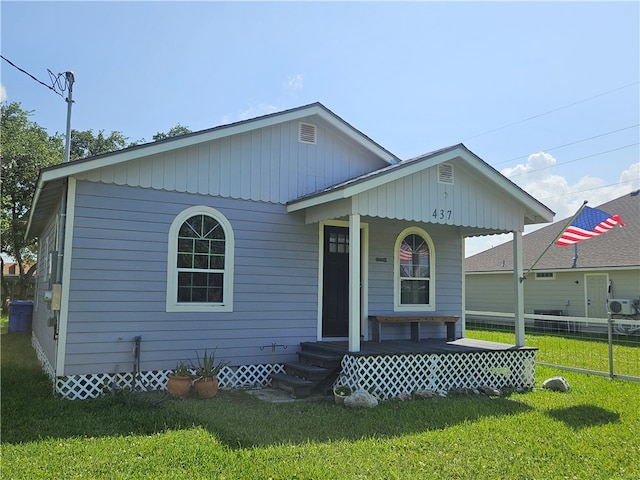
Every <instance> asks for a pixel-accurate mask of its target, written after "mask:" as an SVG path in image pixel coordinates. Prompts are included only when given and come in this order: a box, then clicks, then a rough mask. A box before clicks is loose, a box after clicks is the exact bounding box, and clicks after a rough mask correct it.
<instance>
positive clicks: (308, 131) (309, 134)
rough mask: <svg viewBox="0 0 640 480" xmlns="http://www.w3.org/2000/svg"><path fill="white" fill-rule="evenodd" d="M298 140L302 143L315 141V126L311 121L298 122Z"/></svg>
mask: <svg viewBox="0 0 640 480" xmlns="http://www.w3.org/2000/svg"><path fill="white" fill-rule="evenodd" d="M298 140H299V141H300V142H302V143H313V144H315V143H316V142H317V128H316V126H315V125H314V124H312V123H302V122H300V124H299V128H298Z"/></svg>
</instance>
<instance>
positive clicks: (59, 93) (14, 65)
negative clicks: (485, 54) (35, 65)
mask: <svg viewBox="0 0 640 480" xmlns="http://www.w3.org/2000/svg"><path fill="white" fill-rule="evenodd" d="M0 58H2V60H4V61H5V62H7V63H8V64H9V65H11V66H12V67H13V68H16V69H18V70H20V71H21V72H22V73H24V74H25V75H28V76H29V77H31V78H32V79H33V80H35V81H36V82H38V83H39V84H41V85H44V86H45V87H47V88H48V89H49V90H51V91H52V92H54V93H56V94H58V95H60V96H61V97H62V98H64V95H62V93H61V92H59V91H58V90H56V89H55V85H58V88H60V89H61V90H62V91H64V90H65V87H64V86H63V84H61V83H60V76H61V75H64V74H62V73H59V74H58V75H57V76H55V74H53V73H52V72H51V70H48V72H49V75H53V76H55V78H52V79H51V80H52V83H53V85H54V86H51V85H47V84H46V83H44V82H43V81H41V80H38V79H37V78H36V77H34V76H33V75H31V74H30V73H29V72H27V71H26V70H24V69H22V68H20V67H19V66H17V65H16V64H15V63H13V62H12V61H11V60H9V59H8V58H6V57H4V56H3V55H0Z"/></svg>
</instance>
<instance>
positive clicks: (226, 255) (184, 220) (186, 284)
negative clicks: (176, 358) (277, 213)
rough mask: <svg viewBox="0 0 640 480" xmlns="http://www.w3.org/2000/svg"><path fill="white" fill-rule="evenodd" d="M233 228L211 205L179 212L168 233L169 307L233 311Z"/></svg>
mask: <svg viewBox="0 0 640 480" xmlns="http://www.w3.org/2000/svg"><path fill="white" fill-rule="evenodd" d="M232 289H233V231H232V229H231V225H230V224H229V222H228V221H227V219H226V218H225V217H224V215H222V214H221V213H220V212H219V211H218V210H216V209H214V208H211V207H204V206H200V207H192V208H189V209H187V210H185V211H183V212H182V213H180V214H179V215H178V216H177V217H176V218H175V219H174V221H173V223H172V225H171V228H170V233H169V256H168V273H167V311H227V312H228V311H232V308H233V305H232V300H233V291H232Z"/></svg>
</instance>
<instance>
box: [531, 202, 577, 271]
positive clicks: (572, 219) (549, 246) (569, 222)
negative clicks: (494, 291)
mask: <svg viewBox="0 0 640 480" xmlns="http://www.w3.org/2000/svg"><path fill="white" fill-rule="evenodd" d="M586 206H587V200H585V201H584V202H582V205H580V208H579V209H578V211H577V212H576V213H575V214H574V215H573V217H571V218H570V219H569V221H568V222H567V224H566V225H565V226H564V227H563V228H562V230H560V233H558V235H556V238H554V239H553V240H552V241H551V243H550V244H549V245H547V248H545V249H544V251H543V252H542V253H541V254H540V256H539V257H538V258H537V259H536V261H535V262H533V265H531V267H529V270H527V271H526V272H525V273H524V275H522V276H521V277H520V283H522V282H524V281H525V280H526V279H527V275H528V274H529V273H531V270H533V267H535V266H536V265H537V264H538V262H539V261H540V259H541V258H542V257H543V256H544V254H545V253H547V250H549V249H550V248H551V245H553V244H554V243H556V242H557V241H558V239H559V238H560V237H561V236H562V234H563V233H564V231H565V230H566V229H567V228H568V227H569V225H571V224H572V223H573V221H574V220H575V219H576V217H577V216H578V215H580V212H582V210H584V207H586Z"/></svg>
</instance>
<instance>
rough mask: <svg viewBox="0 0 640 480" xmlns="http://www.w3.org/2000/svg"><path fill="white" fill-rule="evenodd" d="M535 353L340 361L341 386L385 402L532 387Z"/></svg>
mask: <svg viewBox="0 0 640 480" xmlns="http://www.w3.org/2000/svg"><path fill="white" fill-rule="evenodd" d="M535 380H536V379H535V350H529V349H523V350H509V351H490V352H487V351H483V352H472V353H448V354H433V353H432V354H411V355H383V356H351V355H345V356H344V358H343V359H342V374H341V379H340V383H343V384H345V385H349V386H350V387H351V388H352V389H354V390H357V389H361V388H362V389H365V390H367V391H372V392H374V393H375V394H376V395H377V396H378V398H381V399H388V398H393V397H396V396H397V395H399V394H400V393H412V392H414V391H417V390H434V391H438V392H447V391H449V390H451V389H452V388H477V387H482V386H489V387H494V388H504V387H512V388H522V389H528V388H533V387H534V386H535Z"/></svg>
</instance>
